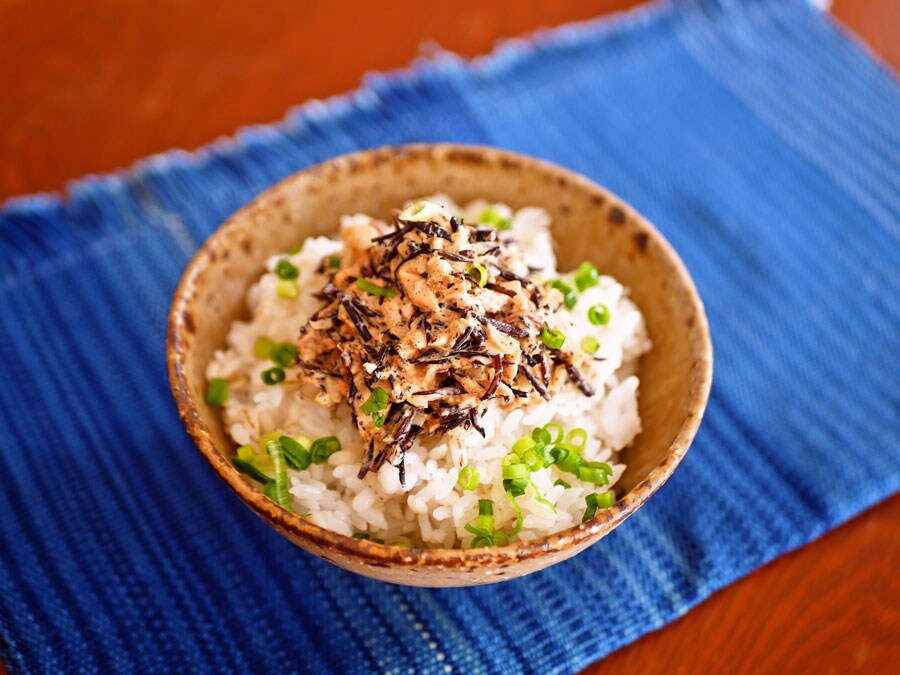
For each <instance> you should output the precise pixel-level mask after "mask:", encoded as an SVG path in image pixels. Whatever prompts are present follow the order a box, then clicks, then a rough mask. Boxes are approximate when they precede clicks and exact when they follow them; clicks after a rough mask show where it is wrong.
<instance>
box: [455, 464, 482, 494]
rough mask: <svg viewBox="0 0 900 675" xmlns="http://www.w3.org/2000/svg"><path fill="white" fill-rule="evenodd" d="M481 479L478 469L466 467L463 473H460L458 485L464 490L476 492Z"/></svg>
mask: <svg viewBox="0 0 900 675" xmlns="http://www.w3.org/2000/svg"><path fill="white" fill-rule="evenodd" d="M480 478H481V477H480V476H479V475H478V469H476V468H475V467H474V466H464V467H463V468H462V471H460V472H459V478H458V479H457V480H456V484H457V485H459V487H461V488H462V489H463V490H474V489H475V488H477V487H478V481H479V480H480Z"/></svg>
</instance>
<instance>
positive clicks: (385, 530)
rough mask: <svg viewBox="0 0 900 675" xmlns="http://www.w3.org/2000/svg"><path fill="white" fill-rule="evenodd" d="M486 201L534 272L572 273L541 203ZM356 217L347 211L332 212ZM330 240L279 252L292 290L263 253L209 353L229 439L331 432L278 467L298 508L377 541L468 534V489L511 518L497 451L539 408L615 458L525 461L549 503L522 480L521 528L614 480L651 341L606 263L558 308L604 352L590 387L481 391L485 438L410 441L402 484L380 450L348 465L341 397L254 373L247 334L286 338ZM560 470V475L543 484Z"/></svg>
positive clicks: (352, 432)
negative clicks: (290, 267) (485, 394)
mask: <svg viewBox="0 0 900 675" xmlns="http://www.w3.org/2000/svg"><path fill="white" fill-rule="evenodd" d="M429 199H430V200H432V201H436V202H438V203H440V204H442V205H444V206H445V207H446V208H447V209H448V210H450V211H451V212H456V213H459V214H462V215H463V216H464V217H465V218H466V220H467V221H470V222H475V221H477V219H478V215H479V214H480V213H481V212H482V210H483V209H484V208H485V207H486V206H487V203H486V202H484V201H476V202H473V203H471V204H469V205H468V206H467V207H465V208H460V207H458V206H456V205H454V204H453V203H452V201H451V200H449V199H448V198H446V197H444V196H440V195H439V196H434V197H429ZM493 208H494V209H495V210H496V211H498V212H501V213H503V214H506V215H508V216H510V217H511V218H512V233H513V234H514V235H515V237H516V239H517V240H518V241H519V242H520V246H521V247H522V248H523V249H524V251H525V255H526V260H527V263H528V265H529V266H530V267H532V268H541V271H540V272H539V274H540V275H541V276H543V277H544V278H555V277H557V276H559V277H560V278H562V279H563V280H565V281H568V282H569V283H570V285H572V286H574V283H573V282H572V281H571V276H572V275H571V274H562V275H557V272H556V258H555V255H554V253H553V246H552V240H551V237H550V231H549V225H550V218H549V216H548V215H547V213H546V211H544V210H543V209H541V208H537V207H526V208H522V209H519V210H518V211H515V212H512V211H511V210H510V209H509V208H508V207H506V206H504V205H493ZM359 217H361V216H344V217H343V218H342V222H341V225H342V226H346V225H347V224H348V223H351V222H353V220H354V219H355V218H359ZM341 246H342V245H341V242H340V241H338V240H335V239H329V238H327V237H312V238H309V239H307V240H306V241H305V242H303V246H302V249H301V250H300V252H299V253H296V254H294V255H291V256H289V259H290V261H291V262H292V263H293V264H294V265H295V266H296V267H297V268H298V269H299V270H300V277H299V278H298V280H297V282H298V285H299V288H300V294H299V297H297V298H296V299H294V300H288V299H283V298H280V297H278V295H277V294H276V290H275V287H276V283H277V281H278V277H277V276H276V275H275V274H274V272H273V270H274V267H275V263H276V262H277V261H278V260H280V259H282V258H284V257H285V255H284V254H279V255H277V256H273V257H272V258H270V259H269V260H268V261H267V263H266V269H267V272H266V273H265V274H263V275H262V277H261V278H260V280H259V281H258V282H257V283H256V284H254V285H253V286H252V287H251V288H250V290H249V291H248V293H247V305H248V308H249V311H250V316H251V319H250V320H249V321H236V322H234V324H233V325H232V327H231V330H230V331H229V334H228V338H227V348H226V349H224V350H220V351H217V352H216V353H215V355H214V357H213V359H212V361H211V362H210V363H209V364H208V366H207V370H206V376H207V378H208V379H211V378H226V379H228V380H229V397H228V400H227V402H226V403H225V405H224V406H223V415H224V420H225V424H226V427H227V429H228V431H229V433H230V435H231V437H232V438H233V439H234V441H235V443H237V444H238V445H249V446H251V447H252V448H253V449H254V451H256V452H257V453H261V454H263V455H264V454H265V450H264V449H260V447H259V439H260V438H261V437H262V436H264V435H265V434H267V433H269V432H272V431H275V430H278V431H280V432H282V433H284V434H285V435H288V436H298V435H304V436H308V437H310V438H313V439H315V438H318V437H322V436H337V437H338V439H339V440H340V442H341V446H342V450H341V451H340V452H337V453H335V454H333V455H332V456H331V457H329V459H328V461H327V463H325V464H322V465H311V466H310V467H309V469H308V470H305V471H289V477H290V484H291V488H290V493H291V495H292V498H293V505H294V509H295V510H296V511H297V513H301V514H309V520H310V521H311V522H313V523H316V524H317V525H320V526H322V527H325V528H328V529H331V530H334V531H336V532H340V533H342V534H345V535H352V534H354V533H360V532H366V533H370V534H371V536H372V537H377V538H380V539H383V540H385V541H386V542H387V543H402V544H412V545H415V546H427V547H446V548H450V547H460V546H463V547H466V546H468V545H469V544H470V543H471V541H472V535H471V534H470V533H469V532H468V531H466V530H465V526H466V525H467V524H472V523H474V522H475V519H476V517H477V513H478V500H479V499H491V500H493V503H494V516H495V521H496V527H497V528H502V529H506V530H507V531H508V530H510V529H511V527H512V524H513V523H514V521H515V512H514V510H513V507H512V504H511V503H510V501H509V499H508V498H507V496H506V494H505V492H504V490H503V486H502V478H501V467H500V462H501V460H502V459H503V457H504V456H505V455H506V454H508V453H509V451H510V448H511V447H512V445H513V443H515V442H516V440H518V439H519V438H520V437H521V436H522V435H524V434H527V433H530V432H531V430H532V429H533V428H534V427H537V426H542V425H545V424H547V423H549V422H555V423H557V424H560V425H562V427H563V428H564V429H566V430H571V429H574V428H577V427H580V428H583V429H585V430H586V431H587V433H588V440H587V442H586V445H585V447H584V450H583V453H582V454H583V457H584V458H585V459H586V460H588V461H601V462H607V463H609V464H610V465H611V466H612V470H613V473H612V476H611V477H610V484H609V485H608V486H603V487H597V486H595V485H592V484H589V483H584V482H582V481H580V480H578V479H577V478H576V477H575V476H573V475H572V474H569V473H563V472H560V471H559V470H558V469H557V468H556V467H555V466H551V467H547V468H544V469H540V470H539V471H536V472H535V473H533V474H532V475H531V478H532V480H533V482H534V485H535V486H536V488H537V489H538V491H539V492H540V493H541V496H542V497H543V499H545V500H547V501H548V502H550V503H551V504H553V505H554V507H555V513H554V512H553V510H551V509H550V508H548V507H547V506H546V505H545V504H541V503H540V502H538V501H537V499H535V498H534V496H532V493H531V490H529V491H527V492H526V494H525V495H522V496H520V497H518V498H517V502H518V504H519V506H520V507H521V509H522V514H523V516H524V520H523V527H522V530H521V532H520V533H519V535H518V539H521V540H529V539H535V538H537V537H541V536H544V535H547V534H550V533H553V532H558V531H560V530H564V529H566V528H568V527H571V526H573V525H575V524H577V523H579V522H581V518H582V514H583V513H584V510H585V497H586V496H587V495H588V494H591V493H595V492H604V491H607V490H610V489H612V487H613V486H614V485H615V483H616V481H618V479H619V477H620V476H621V475H622V472H623V471H624V470H625V466H624V465H623V464H621V463H619V462H618V455H619V451H620V450H621V449H622V448H624V447H625V446H627V445H628V444H629V443H631V442H632V441H633V440H634V438H635V436H636V435H637V434H638V433H639V432H640V430H641V420H640V417H639V415H638V405H637V391H638V384H639V383H638V378H637V377H636V376H635V374H634V373H635V372H636V366H637V361H638V358H639V357H640V355H641V354H643V353H644V352H646V351H647V350H648V349H649V348H650V341H649V339H648V337H647V332H646V328H645V325H644V319H643V317H642V315H641V313H640V312H639V311H638V308H637V307H636V306H635V304H634V302H632V301H631V300H630V299H629V298H628V289H626V288H624V287H623V286H622V285H621V284H619V283H618V282H617V281H616V280H615V279H613V278H612V277H609V276H601V277H600V283H599V284H598V285H597V286H594V287H593V288H589V289H587V290H586V291H584V292H583V293H580V294H579V297H578V303H577V304H576V306H575V307H574V308H573V309H572V310H571V311H568V310H565V309H563V310H562V314H563V315H564V316H566V317H567V319H568V321H569V322H570V325H569V326H568V327H567V328H566V330H565V331H564V334H565V336H566V340H567V342H568V343H569V344H570V345H573V346H575V345H579V344H580V342H581V340H582V339H583V338H584V337H587V336H592V337H594V338H596V339H597V340H598V341H599V342H600V349H599V351H598V352H597V353H596V354H595V356H596V357H598V358H600V359H603V360H602V361H593V362H591V364H590V365H589V366H587V367H585V368H584V369H583V370H582V374H583V376H584V377H585V379H586V380H587V381H588V382H590V384H591V385H592V386H593V387H594V389H595V390H596V392H597V393H596V394H595V395H594V396H593V397H586V396H584V395H583V394H582V393H581V392H579V391H577V390H576V389H575V388H574V387H573V388H572V389H571V390H565V391H560V392H559V393H557V394H556V395H555V396H554V397H553V399H552V400H550V401H546V402H541V403H538V404H533V405H530V406H528V407H524V408H519V409H515V410H510V411H505V410H501V409H500V408H499V406H498V405H496V404H492V405H491V407H489V408H488V410H487V412H486V413H485V415H484V417H483V420H482V424H483V426H484V430H485V434H486V437H485V438H482V437H481V435H480V434H479V433H478V432H477V431H475V430H474V429H471V430H469V431H464V430H462V429H461V428H460V429H457V432H458V433H456V432H454V434H455V435H451V436H447V437H444V438H438V439H434V438H432V439H428V438H423V439H421V442H420V441H417V442H416V443H415V444H414V445H413V447H412V449H411V450H410V451H409V452H408V453H407V455H406V487H405V488H404V487H401V486H400V480H399V476H398V471H397V469H396V468H395V467H394V466H391V465H390V464H389V463H385V464H384V465H383V466H382V467H381V469H380V470H379V471H377V472H374V471H373V472H370V473H369V474H368V475H367V476H366V477H365V478H364V479H359V478H358V477H357V474H358V472H359V469H360V466H361V462H362V455H363V448H362V445H361V443H360V439H359V436H358V432H357V430H356V427H355V425H354V423H353V420H352V417H351V411H350V408H349V406H347V405H346V404H342V405H341V406H338V407H337V408H336V409H335V410H333V411H330V410H327V409H326V408H324V407H321V406H320V405H318V404H317V403H315V402H312V401H308V400H305V399H303V398H302V397H301V396H300V393H299V385H298V384H297V383H296V377H295V376H293V373H291V372H289V375H288V378H287V380H286V381H285V382H283V383H282V384H280V385H277V386H267V385H265V384H264V383H263V382H262V380H261V379H260V373H261V372H262V371H263V370H266V369H268V368H270V367H271V366H272V363H271V362H270V361H268V360H263V359H258V358H256V357H255V356H254V349H253V347H254V343H255V341H256V339H257V338H259V337H261V336H265V337H268V338H270V339H271V340H274V341H283V342H294V341H295V340H296V338H297V336H298V334H299V330H300V327H301V326H302V325H303V323H304V322H305V321H306V319H307V317H309V316H310V315H311V314H312V313H313V312H315V310H316V309H318V308H319V306H320V301H319V300H318V299H316V298H315V297H314V294H315V293H317V292H318V291H319V290H320V289H321V287H322V285H323V284H324V281H325V280H324V277H322V276H321V275H319V274H317V273H316V269H317V268H318V267H319V264H320V262H321V261H322V259H323V257H325V256H328V255H333V254H339V253H340V251H341ZM599 303H603V304H605V305H606V306H607V307H609V309H610V313H611V320H610V322H609V323H608V324H607V325H605V326H594V325H592V324H591V323H590V321H588V318H587V310H588V308H589V307H591V306H593V305H596V304H599ZM466 465H471V466H474V467H476V468H477V469H478V473H479V475H480V484H479V486H478V488H477V489H476V490H475V491H463V490H462V489H460V488H459V487H458V486H457V483H456V481H457V478H458V476H459V471H460V469H462V468H463V467H464V466H466ZM270 473H271V472H270ZM559 478H561V479H563V480H564V481H566V482H567V483H569V484H571V487H570V488H568V489H567V488H565V487H563V486H554V481H556V480H557V479H559Z"/></svg>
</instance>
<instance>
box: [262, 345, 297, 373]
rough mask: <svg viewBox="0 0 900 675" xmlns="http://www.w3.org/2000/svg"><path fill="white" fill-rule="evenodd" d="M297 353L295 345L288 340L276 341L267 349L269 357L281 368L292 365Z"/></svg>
mask: <svg viewBox="0 0 900 675" xmlns="http://www.w3.org/2000/svg"><path fill="white" fill-rule="evenodd" d="M298 355H299V352H298V351H297V347H295V346H294V345H292V344H291V343H290V342H278V343H276V344H274V345H272V348H271V349H270V350H269V358H270V359H272V363H274V364H275V365H276V366H281V367H282V368H290V367H291V366H292V365H294V361H295V360H296V359H297V356H298Z"/></svg>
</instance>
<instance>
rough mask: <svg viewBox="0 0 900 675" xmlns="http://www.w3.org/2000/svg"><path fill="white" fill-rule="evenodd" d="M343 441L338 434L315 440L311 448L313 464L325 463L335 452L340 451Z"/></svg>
mask: <svg viewBox="0 0 900 675" xmlns="http://www.w3.org/2000/svg"><path fill="white" fill-rule="evenodd" d="M340 449H341V442H340V441H339V440H338V439H337V437H336V436H324V437H322V438H317V439H316V440H314V441H313V443H312V447H311V448H310V449H309V454H310V461H312V463H313V464H324V463H325V462H326V461H328V458H329V457H331V456H332V455H333V454H334V453H336V452H338V451H340Z"/></svg>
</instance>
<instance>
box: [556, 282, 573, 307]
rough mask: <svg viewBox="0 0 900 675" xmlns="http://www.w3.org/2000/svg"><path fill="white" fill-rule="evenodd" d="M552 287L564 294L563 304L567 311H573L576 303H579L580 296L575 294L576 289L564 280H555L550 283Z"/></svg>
mask: <svg viewBox="0 0 900 675" xmlns="http://www.w3.org/2000/svg"><path fill="white" fill-rule="evenodd" d="M550 286H552V287H553V288H555V289H556V290H558V291H559V292H560V293H562V294H563V302H564V303H565V305H566V308H567V309H572V308H573V307H574V306H575V303H576V302H578V294H577V293H576V292H575V289H574V288H572V287H571V286H569V284H567V283H566V282H565V281H563V280H562V279H554V280H553V281H551V282H550Z"/></svg>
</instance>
